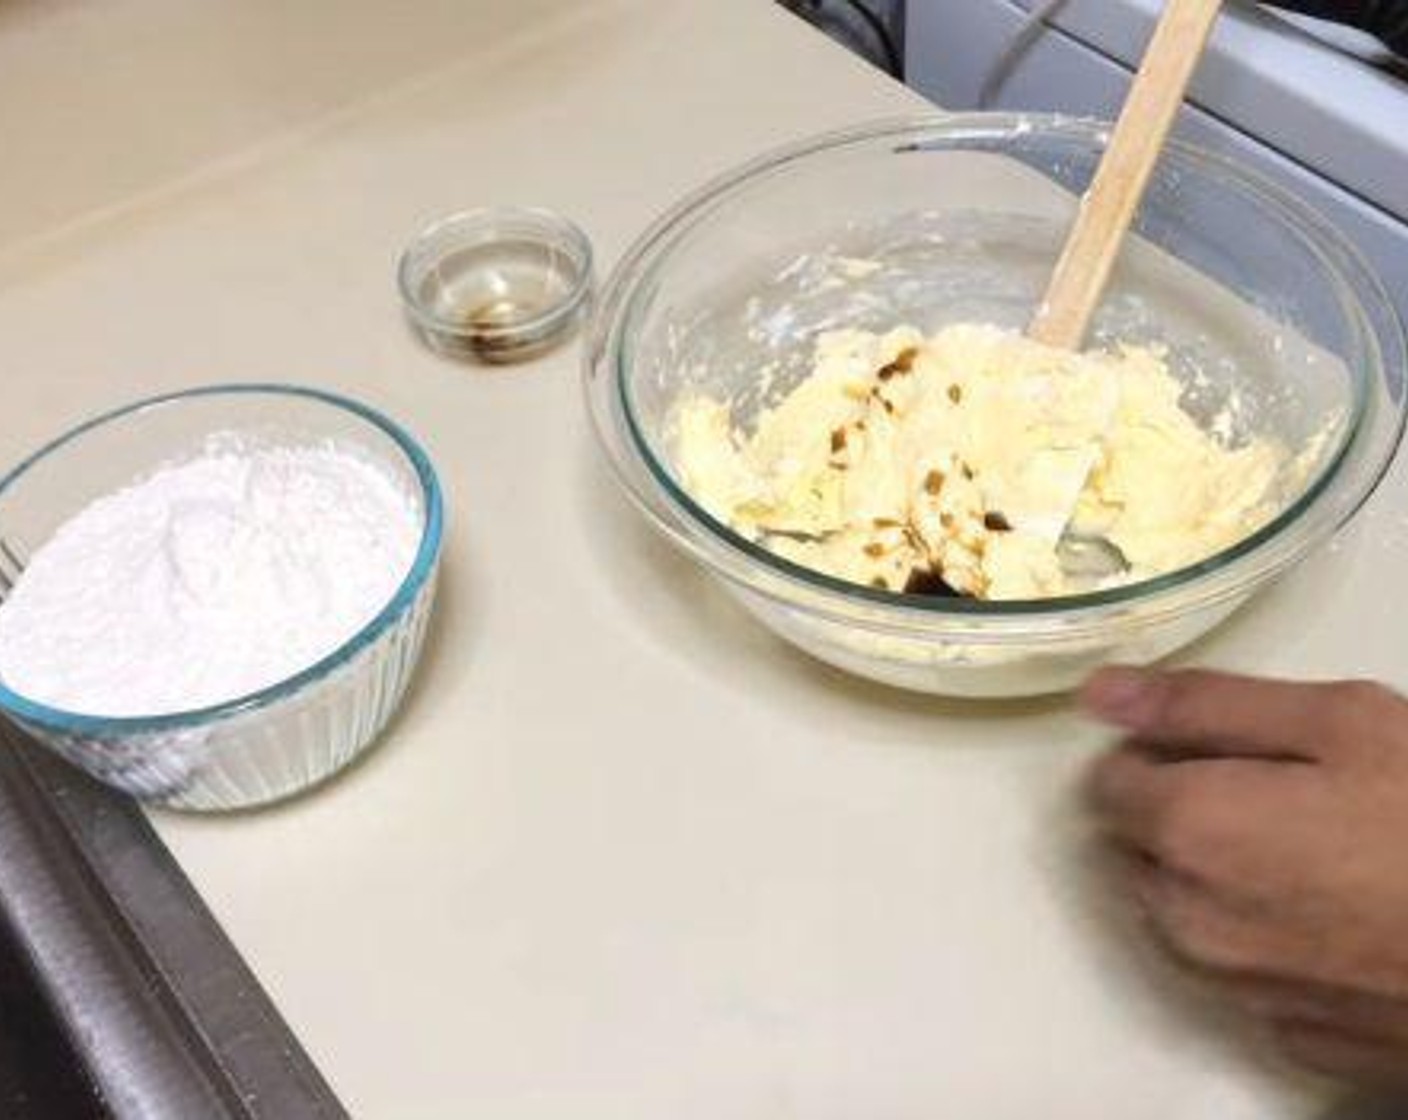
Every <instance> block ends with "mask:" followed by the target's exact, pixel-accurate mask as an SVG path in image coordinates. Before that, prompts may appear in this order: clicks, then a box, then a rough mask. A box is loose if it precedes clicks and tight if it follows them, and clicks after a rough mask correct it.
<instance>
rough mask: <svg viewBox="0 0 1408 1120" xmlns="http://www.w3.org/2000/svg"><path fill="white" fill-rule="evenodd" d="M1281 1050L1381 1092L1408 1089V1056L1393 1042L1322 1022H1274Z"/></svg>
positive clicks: (1316, 1068) (1312, 1066)
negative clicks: (1382, 1090) (1383, 1090)
mask: <svg viewBox="0 0 1408 1120" xmlns="http://www.w3.org/2000/svg"><path fill="white" fill-rule="evenodd" d="M1271 1030H1272V1037H1273V1038H1274V1040H1275V1043H1276V1046H1277V1048H1278V1049H1279V1050H1280V1051H1281V1053H1282V1054H1284V1055H1285V1056H1286V1057H1287V1058H1288V1059H1290V1060H1291V1061H1292V1062H1294V1063H1296V1064H1297V1065H1300V1066H1304V1067H1305V1068H1307V1069H1311V1070H1314V1071H1316V1072H1317V1073H1322V1074H1326V1075H1327V1076H1330V1077H1337V1078H1342V1079H1344V1080H1346V1081H1351V1082H1354V1083H1356V1084H1359V1085H1364V1086H1373V1087H1377V1088H1381V1089H1404V1088H1408V1054H1405V1051H1404V1048H1403V1045H1402V1044H1401V1043H1397V1042H1394V1041H1393V1040H1389V1039H1381V1038H1374V1037H1365V1036H1363V1035H1359V1034H1355V1033H1352V1032H1346V1031H1343V1030H1340V1029H1338V1028H1336V1027H1332V1026H1325V1025H1324V1024H1322V1023H1319V1022H1305V1021H1303V1020H1299V1019H1286V1020H1279V1021H1275V1022H1272V1024H1271Z"/></svg>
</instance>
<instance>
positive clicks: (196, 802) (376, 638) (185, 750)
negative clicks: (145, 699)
mask: <svg viewBox="0 0 1408 1120" xmlns="http://www.w3.org/2000/svg"><path fill="white" fill-rule="evenodd" d="M216 432H219V433H237V434H238V435H239V436H241V437H242V438H243V439H245V440H247V441H248V442H249V444H250V445H255V446H265V447H269V446H274V447H278V446H294V447H297V446H305V445H308V444H321V443H324V442H328V443H331V444H332V445H334V446H337V447H341V448H345V449H347V450H348V451H350V452H353V453H356V454H358V455H359V456H363V457H365V458H367V459H368V460H369V461H371V462H373V463H375V464H376V465H377V466H378V467H380V468H381V469H382V470H384V471H385V472H386V474H387V476H388V477H390V478H391V479H392V480H393V481H394V482H395V483H396V484H397V485H398V486H399V487H401V488H402V489H403V490H404V492H405V493H406V494H407V495H408V496H410V497H411V498H412V500H413V501H414V502H415V506H416V509H417V510H418V512H419V514H420V519H421V539H420V543H419V545H418V547H417V550H416V555H415V557H414V559H413V560H412V562H411V567H410V570H409V571H408V572H407V573H406V575H405V577H404V579H403V580H402V581H401V584H400V587H399V588H398V589H397V591H396V592H395V594H394V595H393V596H392V598H391V600H390V601H389V602H387V603H386V604H385V605H384V606H383V607H382V609H381V610H380V611H379V612H378V613H377V615H376V616H375V617H374V618H372V619H371V620H370V621H369V622H367V624H366V625H365V626H363V627H362V628H361V630H359V631H358V632H357V633H356V634H354V635H352V636H351V637H350V638H348V639H347V640H346V641H345V642H343V643H342V645H340V646H339V647H338V648H336V649H334V650H331V651H329V652H328V654H327V655H326V656H325V657H323V658H322V659H321V660H319V661H318V662H317V663H316V664H314V665H310V666H308V667H307V668H306V669H304V670H303V671H302V672H299V673H296V674H294V675H293V676H291V677H289V678H287V679H286V680H283V681H280V682H278V683H276V684H273V685H271V686H269V687H268V688H264V689H261V690H259V691H258V692H255V693H252V694H250V695H247V696H234V697H231V698H230V699H229V700H228V701H226V702H224V703H220V704H216V705H213V706H211V707H207V708H201V709H198V710H193V711H185V712H173V713H170V714H164V715H153V716H133V717H121V718H114V717H107V716H101V715H88V714H84V713H81V712H70V711H63V710H61V709H58V708H54V707H51V706H49V705H47V704H42V703H39V702H38V701H35V700H32V699H30V698H28V697H26V696H22V695H20V694H19V693H17V692H15V691H13V690H12V689H10V688H8V687H6V685H5V682H4V681H2V680H0V716H4V717H7V718H9V719H10V720H12V721H13V722H14V723H16V724H18V725H19V726H20V727H22V728H24V729H25V730H26V731H28V732H29V733H30V734H31V735H33V736H34V738H36V739H38V740H39V741H40V742H42V743H45V744H46V745H48V746H50V747H52V748H53V749H54V750H56V751H58V752H59V753H60V754H61V755H63V756H64V757H65V758H67V759H68V760H69V761H70V762H72V763H74V764H76V765H78V766H81V767H82V768H83V769H84V770H86V771H88V773H90V774H92V775H93V776H94V777H95V778H97V779H99V780H100V781H103V782H106V783H107V784H108V785H110V786H113V787H115V788H117V789H120V790H122V791H123V792H125V793H130V794H132V795H134V796H136V797H139V798H141V799H143V800H146V801H152V802H155V803H158V804H162V805H166V806H170V807H172V808H179V809H200V810H210V809H237V808H243V807H246V806H251V805H259V804H263V803H265V802H270V801H276V800H279V799H281V798H284V797H288V796H290V795H291V794H294V793H297V792H299V791H300V790H303V789H305V788H307V787H310V786H312V785H315V784H316V783H318V782H320V781H322V780H323V779H325V778H327V777H329V776H330V775H332V774H333V773H335V772H336V771H338V770H340V769H341V768H342V767H344V766H346V765H347V764H348V763H349V762H351V760H352V759H353V758H355V757H356V756H357V755H358V754H360V753H361V752H362V751H363V750H365V749H366V748H367V747H368V746H370V745H371V744H372V743H373V742H374V741H375V740H376V738H377V737H378V736H379V735H380V733H381V731H382V730H383V728H385V726H386V724H387V723H388V722H389V721H390V719H391V717H392V716H393V715H394V714H395V712H396V709H397V708H398V707H399V706H400V703H401V700H402V698H403V696H404V695H405V692H406V688H407V686H408V684H409V682H410V679H411V676H412V675H413V674H414V672H415V669H416V665H417V663H418V661H419V658H420V653H421V649H422V645H423V640H424V638H425V632H426V627H427V625H428V623H429V619H430V614H431V609H432V604H433V602H434V597H435V580H436V574H437V572H438V570H439V563H440V542H441V532H442V522H443V514H442V505H441V496H440V484H439V482H438V481H437V479H436V476H435V469H434V468H433V467H432V466H431V463H430V459H429V458H428V457H427V456H426V454H425V452H424V451H423V450H422V449H421V447H420V445H419V444H417V443H416V442H415V440H414V439H412V438H411V437H410V436H409V435H408V434H407V433H406V432H405V431H404V430H402V429H401V428H400V427H399V426H398V425H396V424H394V423H393V422H392V421H390V420H388V419H387V418H386V417H385V416H382V415H381V414H380V413H378V412H375V411H374V410H372V409H370V408H368V407H366V406H365V405H362V404H359V403H357V402H355V401H351V400H347V399H346V398H343V397H338V396H334V395H333V394H331V393H325V392H322V391H320V390H317V389H305V388H299V387H295V386H289V385H221V386H211V387H209V388H202V389H193V390H190V391H188V392H184V393H176V394H173V395H171V396H165V397H157V398H154V399H152V400H146V401H141V402H139V403H137V404H133V405H130V406H128V407H126V408H122V409H119V410H117V411H116V412H110V413H107V414H106V415H104V416H99V417H97V418H96V419H93V420H90V421H88V422H87V423H86V424H83V425H81V426H79V427H78V428H75V429H73V430H72V431H70V432H68V433H67V434H66V435H63V436H60V437H59V438H58V439H56V440H55V441H54V442H53V443H51V444H49V445H48V446H47V447H45V448H43V449H42V450H40V451H38V452H36V453H35V454H34V455H32V456H30V457H29V458H28V459H26V460H25V461H24V462H22V463H21V464H20V465H19V466H17V467H16V468H15V469H14V470H12V471H11V472H10V473H9V474H8V475H6V476H4V477H3V478H0V600H3V599H4V598H5V596H6V595H7V594H8V593H9V589H10V588H12V587H13V586H14V585H15V583H16V581H17V580H18V579H19V578H20V575H21V573H22V572H23V570H24V567H25V563H26V561H27V560H28V558H29V557H30V556H33V555H34V553H35V552H36V551H37V550H38V549H39V548H40V547H41V546H42V545H43V544H44V543H45V542H46V541H47V540H48V539H49V538H50V537H51V536H52V535H53V534H54V532H55V531H56V530H57V529H58V528H59V527H60V526H61V525H62V524H64V522H66V521H68V520H69V519H70V518H71V517H73V516H74V515H75V514H77V513H78V512H79V511H80V510H82V509H83V508H84V507H85V506H87V505H88V504H89V503H90V502H92V501H93V500H95V499H97V498H99V497H102V496H104V495H107V494H111V493H113V492H114V491H116V490H118V489H120V488H121V487H123V486H126V485H128V484H130V483H131V482H132V481H133V480H134V479H137V478H141V477H143V476H145V475H147V474H150V473H151V472H152V471H153V470H155V469H157V468H158V467H161V466H164V465H167V464H170V463H172V462H179V461H180V460H181V459H183V458H186V457H189V456H190V455H192V454H194V453H196V452H199V451H200V450H202V449H203V448H204V447H205V445H206V440H207V438H208V437H209V436H210V435H211V434H212V433H216Z"/></svg>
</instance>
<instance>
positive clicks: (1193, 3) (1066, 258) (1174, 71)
mask: <svg viewBox="0 0 1408 1120" xmlns="http://www.w3.org/2000/svg"><path fill="white" fill-rule="evenodd" d="M1220 2H1221V0H1168V3H1167V4H1166V6H1165V7H1164V11H1163V15H1162V16H1160V17H1159V23H1158V26H1157V27H1156V28H1155V29H1154V35H1153V38H1151V39H1150V40H1149V47H1148V49H1147V50H1146V51H1145V52H1144V58H1143V61H1142V62H1140V64H1139V72H1138V73H1137V74H1135V76H1134V83H1133V85H1131V87H1130V90H1129V96H1128V97H1127V98H1126V99H1125V103H1124V108H1123V109H1122V110H1120V117H1119V120H1118V121H1117V122H1116V123H1115V128H1114V132H1113V133H1112V134H1111V136H1110V141H1109V143H1108V144H1107V145H1106V147H1105V155H1104V157H1103V158H1102V159H1101V160H1100V166H1099V167H1098V168H1097V169H1096V172H1095V178H1094V180H1093V181H1092V182H1091V184H1090V189H1089V190H1088V191H1087V192H1086V194H1085V197H1084V198H1083V199H1082V200H1081V204H1080V210H1079V211H1078V213H1077V215H1076V220H1075V225H1074V226H1073V227H1072V228H1071V232H1070V234H1069V235H1068V236H1067V238H1066V244H1065V247H1064V248H1063V249H1062V251H1061V257H1060V260H1058V261H1057V262H1056V270H1055V272H1053V273H1052V276H1051V283H1050V286H1049V287H1048V288H1047V289H1046V297H1045V299H1043V300H1042V302H1041V305H1040V306H1039V307H1038V308H1037V312H1036V316H1035V317H1034V318H1033V319H1032V323H1031V326H1030V327H1029V328H1028V329H1027V333H1028V335H1030V336H1031V337H1032V338H1034V339H1036V340H1037V341H1038V342H1044V343H1046V344H1047V345H1049V346H1060V347H1063V348H1064V349H1067V350H1077V349H1079V348H1080V345H1081V342H1082V340H1083V339H1084V338H1085V331H1086V327H1087V326H1089V324H1090V318H1091V316H1092V315H1094V314H1095V308H1096V307H1097V306H1098V305H1099V303H1100V297H1101V295H1102V294H1103V293H1104V290H1105V284H1106V283H1107V282H1108V280H1109V278H1110V272H1111V270H1112V269H1113V268H1114V264H1115V258H1116V257H1117V256H1118V255H1119V251H1120V243H1121V242H1122V241H1123V240H1124V235H1125V232H1126V231H1127V230H1128V229H1129V223H1130V221H1131V219H1133V217H1134V211H1135V209H1136V208H1137V207H1138V205H1139V200H1140V198H1141V197H1142V196H1143V194H1144V187H1145V185H1146V184H1147V183H1148V181H1149V175H1150V173H1151V172H1152V171H1153V169H1154V164H1155V163H1157V162H1158V159H1159V153H1160V151H1161V150H1162V149H1163V146H1164V140H1165V138H1166V137H1167V136H1168V131H1169V129H1170V128H1171V127H1172V126H1173V119H1174V117H1175V116H1176V115H1177V113H1178V108H1179V106H1180V105H1181V104H1182V103H1183V93H1184V90H1186V89H1187V88H1188V79H1189V78H1191V77H1192V75H1193V69H1194V68H1195V67H1196V66H1197V64H1198V58H1199V56H1200V55H1201V54H1202V52H1203V46H1204V44H1205V43H1206V42H1207V38H1208V33H1209V32H1210V31H1211V30H1212V25H1213V21H1214V20H1215V19H1216V18H1217V12H1218V8H1219V6H1220Z"/></svg>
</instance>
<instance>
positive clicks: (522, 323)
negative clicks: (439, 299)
mask: <svg viewBox="0 0 1408 1120" xmlns="http://www.w3.org/2000/svg"><path fill="white" fill-rule="evenodd" d="M504 220H509V221H522V222H532V223H534V224H536V225H538V226H539V227H541V228H542V230H543V231H544V232H543V233H541V234H540V235H539V236H537V237H536V238H535V241H536V243H538V244H540V245H542V246H544V247H546V248H550V249H553V250H556V251H559V252H564V253H565V254H566V255H567V256H568V257H569V258H571V259H572V262H573V264H574V266H575V269H576V275H575V277H574V278H573V282H572V286H571V287H570V288H569V289H568V290H567V292H566V293H565V294H564V295H563V297H562V298H561V299H559V300H556V301H554V302H553V303H550V304H548V305H547V306H546V307H545V308H543V309H542V310H541V311H538V312H536V313H535V314H532V315H529V316H526V317H524V318H522V319H516V320H514V321H513V322H511V323H497V324H489V325H486V326H482V327H481V326H475V327H469V326H466V325H465V324H464V323H462V322H460V321H459V320H456V319H448V318H446V317H445V316H443V315H439V314H437V313H436V312H435V311H434V310H432V309H431V308H429V307H427V306H426V304H425V302H424V301H423V300H422V299H421V298H420V296H419V295H417V294H416V292H415V290H414V286H413V284H412V282H411V272H412V266H413V264H414V263H415V262H416V260H417V252H418V251H419V250H421V249H423V248H424V247H426V246H427V245H429V244H430V243H431V242H432V241H433V240H434V239H435V238H436V237H437V236H438V235H440V234H442V233H445V232H447V231H449V230H453V229H455V228H456V227H466V228H467V229H475V228H478V229H488V228H489V227H490V226H491V225H492V224H493V223H494V222H496V221H504ZM497 240H499V239H498V238H493V237H485V238H482V239H479V240H477V241H476V242H474V243H475V244H481V245H491V244H493V243H494V242H495V241H497ZM594 267H595V265H594V256H593V252H592V243H591V239H590V238H589V237H587V235H586V233H585V231H583V229H582V228H581V227H580V226H579V225H577V224H576V223H575V222H573V221H572V220H571V219H570V218H566V217H564V216H563V215H561V214H559V213H558V212H557V211H555V210H549V209H547V208H546V207H542V206H476V207H472V208H470V209H467V210H456V211H454V212H453V213H449V214H444V215H442V216H441V217H439V218H435V219H434V220H432V221H430V222H428V223H427V224H426V225H424V226H422V227H421V228H420V229H419V230H417V231H416V232H415V234H414V235H413V236H412V237H411V239H410V240H409V241H408V242H407V243H406V246H405V248H404V249H402V250H401V255H400V257H399V259H398V260H397V263H396V287H397V290H398V291H399V292H400V295H401V303H402V304H403V305H404V307H405V309H406V311H407V312H408V313H409V314H410V316H411V318H412V320H413V321H414V322H415V323H416V325H417V326H419V327H420V328H421V329H422V330H426V331H430V332H433V333H435V334H439V335H447V336H450V337H453V338H457V339H466V338H477V339H483V340H485V341H486V342H489V343H494V342H513V341H514V340H515V339H519V338H534V339H536V338H538V337H540V336H541V335H543V334H544V333H545V332H546V333H551V332H553V331H554V330H555V329H557V328H558V327H559V326H560V325H561V324H562V323H563V322H564V321H565V320H567V319H570V318H571V317H572V316H573V315H575V314H576V313H577V312H578V311H579V310H581V308H582V307H583V305H584V304H585V303H586V301H587V299H588V298H589V297H590V295H591V291H592V274H593V268H594Z"/></svg>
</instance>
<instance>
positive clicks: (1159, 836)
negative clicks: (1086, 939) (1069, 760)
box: [1089, 744, 1303, 885]
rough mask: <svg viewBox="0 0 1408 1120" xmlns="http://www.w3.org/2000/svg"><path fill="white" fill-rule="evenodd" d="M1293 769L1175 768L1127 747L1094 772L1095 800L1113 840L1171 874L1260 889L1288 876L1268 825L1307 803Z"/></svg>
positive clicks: (1245, 763)
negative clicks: (1271, 845)
mask: <svg viewBox="0 0 1408 1120" xmlns="http://www.w3.org/2000/svg"><path fill="white" fill-rule="evenodd" d="M1288 769H1289V768H1285V767H1279V766H1269V765H1266V764H1265V763H1261V762H1256V761H1253V760H1247V759H1240V758H1230V759H1229V758H1220V759H1215V760H1208V761H1199V762H1169V761H1166V760H1164V759H1163V758H1162V757H1161V756H1159V755H1158V754H1155V753H1153V752H1151V751H1150V750H1148V749H1146V748H1144V747H1142V746H1139V745H1132V744H1127V745H1125V746H1123V747H1121V748H1119V749H1118V750H1115V751H1112V752H1111V753H1110V754H1108V755H1106V756H1105V757H1104V758H1102V759H1101V760H1100V761H1099V762H1098V763H1097V764H1096V765H1095V767H1094V769H1093V770H1092V771H1091V776H1090V790H1089V792H1090V800H1091V803H1092V806H1093V808H1094V810H1095V812H1096V814H1097V817H1098V819H1099V820H1100V823H1101V825H1102V826H1103V827H1104V829H1105V830H1106V831H1107V832H1109V834H1110V835H1111V836H1112V837H1113V838H1115V839H1116V840H1118V841H1120V842H1121V843H1124V844H1127V845H1130V846H1132V847H1135V848H1138V849H1139V850H1141V851H1143V852H1146V853H1147V854H1149V855H1150V856H1152V857H1154V858H1155V859H1156V860H1157V861H1158V862H1159V863H1160V864H1161V865H1163V866H1165V867H1171V868H1176V869H1178V870H1180V871H1182V872H1185V873H1188V874H1193V875H1196V876H1198V877H1200V878H1203V879H1205V880H1210V881H1215V882H1223V881H1231V880H1232V879H1233V878H1239V879H1244V880H1246V881H1248V882H1253V883H1258V882H1264V881H1266V880H1268V879H1270V880H1275V879H1276V878H1279V874H1280V870H1281V869H1279V868H1277V867H1276V866H1275V860H1274V853H1272V852H1267V851H1263V850H1262V849H1263V848H1264V847H1265V845H1266V836H1265V834H1264V826H1265V822H1266V821H1267V820H1268V819H1272V820H1274V819H1277V817H1278V816H1280V815H1281V814H1283V813H1285V812H1286V811H1287V809H1288V808H1298V807H1299V802H1300V800H1301V798H1302V791H1301V790H1300V789H1298V788H1297V787H1298V786H1299V785H1300V779H1301V778H1302V777H1303V775H1302V774H1300V773H1298V772H1296V771H1294V770H1292V772H1290V773H1287V772H1286V771H1287V770H1288ZM1268 885H1269V884H1268Z"/></svg>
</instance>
